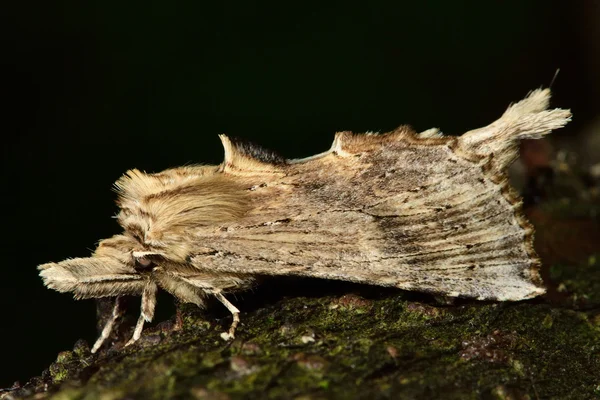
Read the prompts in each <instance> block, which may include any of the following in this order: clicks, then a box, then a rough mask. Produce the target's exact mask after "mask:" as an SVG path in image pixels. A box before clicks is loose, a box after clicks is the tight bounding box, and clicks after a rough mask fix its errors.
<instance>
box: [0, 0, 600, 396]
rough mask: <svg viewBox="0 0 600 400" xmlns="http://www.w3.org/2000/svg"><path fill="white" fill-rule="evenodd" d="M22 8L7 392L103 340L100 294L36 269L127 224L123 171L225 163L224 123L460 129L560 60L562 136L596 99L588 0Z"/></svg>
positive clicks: (8, 214) (15, 49) (2, 292)
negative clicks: (62, 288)
mask: <svg viewBox="0 0 600 400" xmlns="http://www.w3.org/2000/svg"><path fill="white" fill-rule="evenodd" d="M363 3H364V4H363ZM409 3H414V4H409ZM19 4H21V5H14V6H12V9H10V10H4V11H3V12H2V17H1V18H2V21H0V22H1V23H0V26H2V29H3V31H4V32H2V35H1V39H0V41H1V44H2V53H1V54H2V56H1V62H2V69H1V70H0V72H1V76H2V83H3V84H2V89H1V91H0V95H1V96H2V99H3V106H2V112H1V113H0V114H1V115H2V125H1V130H0V132H2V166H3V168H2V174H3V175H2V186H1V187H2V189H1V190H2V191H1V194H2V195H1V197H2V202H3V204H2V208H1V212H2V216H3V219H2V227H3V239H2V242H1V243H2V257H1V264H2V265H0V270H1V271H2V274H1V275H0V352H1V354H2V357H1V359H2V372H1V374H0V387H2V386H10V385H11V384H12V382H13V381H15V380H17V379H19V380H21V381H22V382H24V381H26V380H27V379H28V378H29V377H31V376H33V375H37V374H39V373H40V372H41V371H42V369H44V368H45V367H47V366H48V364H49V363H50V362H52V361H53V360H54V358H55V357H56V354H57V352H58V351H61V350H67V349H71V348H72V346H73V344H74V342H75V341H76V340H77V339H79V338H85V339H87V340H88V341H90V342H92V341H93V340H94V339H95V336H96V333H95V306H94V302H93V301H80V302H76V301H73V300H72V298H71V297H70V296H69V295H67V294H60V293H57V292H54V291H51V290H48V289H45V288H44V287H43V286H42V282H41V280H40V279H39V277H38V276H37V271H36V266H37V265H39V264H41V263H44V262H49V261H60V260H63V259H65V258H67V257H78V256H88V255H89V254H90V250H91V249H93V248H94V246H95V242H96V241H97V240H99V239H101V238H105V237H108V236H111V235H112V234H114V233H117V232H118V231H119V228H118V226H117V224H116V223H115V221H114V220H113V219H111V216H112V215H114V214H115V213H116V211H117V210H116V207H115V206H114V203H113V200H114V197H115V196H114V193H113V192H112V191H111V185H112V183H113V182H114V181H115V180H116V179H117V178H118V177H119V176H120V175H121V174H122V173H123V172H124V171H125V170H127V169H129V168H133V167H136V168H139V169H143V170H147V171H159V170H162V169H164V168H167V167H173V166H178V165H182V164H186V163H200V162H201V163H219V162H220V161H221V158H222V149H221V147H220V143H219V141H218V139H217V134H219V133H228V134H231V135H235V136H239V137H242V138H247V139H250V140H252V141H254V142H256V143H260V144H261V145H263V146H265V147H267V148H272V149H275V150H277V151H279V152H280V153H281V154H282V155H284V156H286V157H288V158H295V157H304V156H309V155H312V154H314V153H316V152H320V151H323V150H326V149H327V148H328V147H329V145H330V143H331V141H332V138H333V133H334V132H336V131H341V130H352V131H355V132H361V131H367V130H371V131H382V132H383V131H388V130H391V129H393V128H395V127H396V126H398V125H400V124H404V123H408V124H411V125H413V127H414V128H415V129H416V130H418V131H421V130H425V129H427V128H430V127H440V128H441V129H442V130H443V131H444V132H445V133H448V134H460V133H462V132H464V131H466V130H468V129H472V128H476V127H479V126H482V125H486V124H487V123H489V122H491V121H493V120H494V119H496V118H497V117H498V116H499V115H500V114H501V113H502V111H503V110H504V109H505V107H506V106H507V105H508V104H509V102H511V101H514V100H519V99H521V98H522V97H523V96H525V95H526V93H527V92H528V91H529V90H531V89H534V88H537V87H540V86H547V85H548V84H549V83H550V81H551V80H552V77H553V75H554V73H555V71H556V69H557V68H560V69H561V72H560V75H559V76H558V79H557V81H556V82H555V83H554V86H553V91H554V102H553V105H555V106H560V107H566V108H571V109H572V110H573V112H574V115H575V119H574V122H573V123H572V124H570V125H569V126H568V127H567V128H566V129H564V130H562V131H560V132H557V135H562V136H569V135H571V136H574V135H576V134H577V132H578V131H579V130H580V129H582V128H583V127H584V126H586V124H588V123H589V122H590V121H591V120H592V119H593V118H594V117H595V116H597V113H598V110H600V108H599V98H600V96H599V93H600V85H599V82H600V78H599V75H598V66H600V62H599V54H598V49H599V42H600V40H599V39H600V37H599V32H600V30H599V29H598V28H597V27H596V26H597V25H598V21H600V6H599V4H600V3H598V2H594V1H577V2H575V1H562V2H558V1H557V2H551V1H485V2H460V1H443V0H439V1H428V2H406V4H403V3H402V2H398V1H395V2H388V3H386V2H379V3H378V2H356V3H353V2H348V1H345V2H337V1H335V2H334V1H331V2H322V3H314V4H310V3H307V2H293V3H290V2H270V3H265V2H262V3H258V2H239V4H235V3H234V2H219V3H218V4H217V3H205V2H199V1H198V2H187V3H185V4H184V3H179V2H156V1H154V2H152V1H149V2H143V3H140V5H134V4H133V3H130V2H114V3H113V4H111V3H110V2H96V3H93V2H73V3H72V4H65V3H60V2H55V1H52V2H44V3H42V4H36V5H34V4H27V3H19ZM367 4H368V5H367ZM257 293H258V295H260V288H258V289H257ZM238 305H239V304H238ZM171 307H172V306H171ZM241 309H242V310H243V309H244V306H243V304H242V305H241ZM167 314H168V313H167Z"/></svg>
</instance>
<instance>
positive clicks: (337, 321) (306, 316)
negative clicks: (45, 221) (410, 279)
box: [0, 209, 600, 399]
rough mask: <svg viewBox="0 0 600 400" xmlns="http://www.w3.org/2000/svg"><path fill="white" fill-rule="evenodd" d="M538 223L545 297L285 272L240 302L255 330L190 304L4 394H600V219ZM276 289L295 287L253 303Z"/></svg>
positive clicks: (74, 354)
mask: <svg viewBox="0 0 600 400" xmlns="http://www.w3.org/2000/svg"><path fill="white" fill-rule="evenodd" d="M530 218H531V219H532V220H533V221H534V222H535V223H536V225H537V228H538V238H539V240H538V243H537V247H538V251H539V252H540V253H541V255H542V257H543V259H544V261H545V265H547V267H546V268H545V271H544V275H545V281H546V283H547V285H548V287H549V293H548V295H546V296H544V297H542V298H538V299H535V300H531V301H526V302H519V303H482V302H476V301H464V300H459V301H456V302H454V303H451V304H443V303H442V302H440V301H439V300H435V299H434V298H432V297H430V296H427V295H422V294H414V293H407V292H402V291H399V290H391V289H381V288H377V287H369V286H364V285H351V284H338V283H328V282H324V281H315V280H283V281H282V280H279V281H276V282H277V283H275V284H273V283H270V284H269V283H265V285H262V286H259V287H258V288H257V290H256V291H255V293H253V294H251V295H250V296H248V297H250V306H247V307H245V304H248V303H246V302H243V301H238V302H237V303H238V304H241V308H242V311H243V313H242V325H241V326H240V328H239V329H238V335H237V338H236V339H235V340H233V341H232V342H224V341H223V340H222V339H221V338H220V337H219V334H220V333H221V332H223V331H225V330H226V328H227V327H228V324H229V322H230V317H227V316H226V315H225V314H220V315H219V316H220V317H222V318H217V317H216V316H215V315H214V314H213V313H214V312H215V311H213V308H214V307H213V308H211V309H209V310H210V311H209V312H208V313H207V312H203V311H201V310H199V309H198V308H196V307H195V306H191V305H181V306H179V311H178V316H177V318H175V319H173V320H172V321H171V322H170V323H163V324H159V325H158V326H155V327H153V328H149V329H147V330H146V331H145V332H144V335H143V336H142V339H141V340H140V341H139V342H138V343H137V344H136V345H134V346H131V347H127V348H123V347H122V344H123V342H124V339H125V336H124V335H123V338H122V340H117V341H116V343H114V344H113V346H112V348H109V349H106V350H103V351H101V352H100V353H99V354H97V355H92V354H91V353H90V352H89V347H88V346H87V344H85V343H84V342H78V344H77V345H76V346H75V349H74V350H73V351H68V352H63V353H60V354H59V356H58V358H57V360H56V362H55V363H54V364H52V365H51V366H50V367H49V369H48V371H46V372H45V373H44V374H43V376H42V377H39V378H34V379H33V380H32V381H30V382H29V383H28V384H27V385H25V386H24V387H22V388H20V389H17V390H14V391H12V392H9V393H5V394H4V395H3V396H4V398H22V397H24V398H36V399H46V398H48V399H123V398H127V399H138V398H139V399H172V398H194V399H237V398H268V399H290V398H296V399H321V398H323V399H324V398H328V399H329V398H339V399H346V398H358V399H360V398H365V399H366V398H368V399H373V398H407V399H432V398H444V399H538V398H539V399H547V398H555V399H588V398H596V397H600V290H599V289H600V254H598V253H597V252H596V253H595V252H594V251H593V250H596V251H597V250H598V247H599V246H598V243H599V242H597V241H596V240H598V238H599V237H600V235H598V232H600V229H599V228H598V222H597V221H596V220H594V219H593V218H589V216H587V217H586V218H581V216H580V215H578V216H576V217H569V216H568V215H561V216H560V217H558V218H550V217H548V216H547V214H545V213H544V211H543V210H541V209H537V210H535V212H534V213H531V214H530ZM565 232H568V233H569V237H570V239H569V240H568V241H566V242H565V239H564V237H565ZM561 235H562V236H561ZM575 236H576V237H575ZM561 237H563V239H560V240H559V238H561ZM274 285H277V290H279V291H280V292H285V291H286V290H288V289H289V290H291V291H292V292H293V293H292V295H291V296H279V297H278V296H277V295H276V296H275V297H274V298H273V296H271V299H267V300H262V303H261V304H258V305H256V304H254V305H252V302H253V301H254V303H256V301H257V300H256V299H260V298H261V296H262V295H264V294H266V293H270V291H271V290H273V289H274V287H275V286H274ZM286 285H287V286H286ZM315 286H316V287H315ZM303 291H304V292H305V294H306V293H311V296H310V297H306V295H302V293H303ZM261 292H262V294H261ZM267 297H268V296H267ZM252 299H254V300H252ZM0 397H2V396H0Z"/></svg>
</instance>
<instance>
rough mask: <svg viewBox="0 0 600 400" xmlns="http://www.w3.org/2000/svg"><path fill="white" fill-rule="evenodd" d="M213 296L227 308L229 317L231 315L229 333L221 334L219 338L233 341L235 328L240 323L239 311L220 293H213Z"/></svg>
mask: <svg viewBox="0 0 600 400" xmlns="http://www.w3.org/2000/svg"><path fill="white" fill-rule="evenodd" d="M213 294H214V295H215V297H216V298H217V300H219V301H220V302H221V303H222V304H223V305H224V306H225V307H227V309H228V310H229V312H230V313H231V315H233V321H232V322H231V326H230V327H229V332H223V333H221V338H223V340H231V339H234V338H235V328H237V326H238V325H239V323H240V310H238V309H237V307H236V306H234V305H233V304H232V303H231V302H230V301H229V300H227V299H226V298H225V296H223V294H222V293H221V292H220V291H219V292H213Z"/></svg>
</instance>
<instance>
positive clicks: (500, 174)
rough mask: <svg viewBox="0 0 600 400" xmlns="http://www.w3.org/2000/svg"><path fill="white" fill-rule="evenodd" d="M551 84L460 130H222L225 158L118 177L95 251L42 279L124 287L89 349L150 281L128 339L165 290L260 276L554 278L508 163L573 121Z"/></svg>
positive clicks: (493, 290)
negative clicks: (289, 135) (297, 148)
mask: <svg viewBox="0 0 600 400" xmlns="http://www.w3.org/2000/svg"><path fill="white" fill-rule="evenodd" d="M549 99H550V90H549V89H538V90H534V91H533V92H531V93H530V94H529V95H528V96H527V97H526V98H525V99H524V100H521V101H520V102H518V103H516V104H513V105H511V106H509V107H508V109H507V110H506V112H505V113H504V114H503V115H502V116H501V117H500V118H499V119H498V120H497V121H495V122H493V123H492V124H490V125H488V126H486V127H484V128H480V129H475V130H472V131H469V132H466V133H465V134H463V135H462V136H460V137H454V136H444V135H443V134H442V133H441V132H440V131H439V130H437V129H430V130H427V131H424V132H421V133H415V132H414V131H413V130H411V129H410V128H408V127H406V126H402V127H400V128H398V129H396V130H394V131H392V132H389V133H386V134H373V133H367V134H352V133H350V132H340V133H337V134H336V135H335V139H334V141H333V145H332V146H331V148H330V149H329V150H328V151H325V152H324V153H321V154H317V155H315V156H312V157H308V158H303V159H294V160H286V159H283V158H281V157H279V156H278V155H276V154H275V153H273V152H270V151H266V150H263V149H261V148H259V147H256V146H253V145H248V144H246V143H241V142H240V143H238V142H235V141H232V140H231V139H230V138H228V137H227V136H224V135H221V136H220V138H221V141H222V143H223V146H224V148H225V160H224V161H223V163H222V164H220V165H215V166H213V165H199V166H185V167H180V168H173V169H167V170H165V171H163V172H159V173H152V174H150V173H145V172H141V171H139V170H137V169H133V170H130V171H128V172H126V173H125V175H123V176H122V177H121V178H120V179H119V180H118V181H117V182H116V183H115V190H116V192H117V193H118V200H117V204H118V206H119V207H120V212H119V213H118V216H117V220H118V222H119V224H120V225H121V227H122V228H123V232H122V233H121V234H118V235H115V236H113V237H111V238H108V239H104V240H101V241H100V242H99V244H98V247H97V248H96V250H95V251H94V253H93V254H92V256H91V257H89V258H73V259H68V260H65V261H62V262H59V263H49V264H44V265H41V266H39V270H40V275H41V277H42V279H43V281H44V283H45V285H46V286H47V287H49V288H51V289H55V290H58V291H59V292H72V293H74V297H75V298H76V299H86V298H100V297H117V300H116V301H115V306H114V309H113V313H112V316H111V318H109V320H108V322H107V323H106V326H105V327H104V329H103V331H102V333H101V335H100V337H99V338H98V340H97V342H96V343H95V344H94V346H93V349H92V351H94V352H95V351H97V350H98V349H99V348H100V346H101V345H102V343H103V342H104V341H105V340H106V338H107V337H109V335H110V333H111V329H112V327H113V325H114V323H115V320H116V319H117V318H118V316H119V315H120V313H121V310H120V306H119V301H118V299H119V297H120V296H125V295H134V296H141V297H142V302H141V314H140V317H139V320H138V322H137V325H136V327H135V329H134V332H133V337H132V338H131V340H130V341H129V343H128V344H131V343H134V342H135V341H136V340H138V339H139V338H140V335H141V332H142V329H143V326H144V322H145V321H151V320H152V318H153V315H154V308H155V304H156V293H157V290H158V289H159V288H160V289H163V290H166V291H167V292H169V293H170V294H172V295H173V296H175V297H176V298H178V299H180V300H181V301H183V302H189V303H194V304H197V305H198V306H200V307H202V306H203V305H204V300H205V298H206V297H207V296H214V297H216V298H217V299H218V300H219V301H220V302H221V303H222V304H223V305H224V306H225V307H227V309H228V310H229V311H230V312H231V314H232V316H233V319H232V323H231V326H230V329H229V331H228V332H227V333H223V334H222V337H223V338H224V339H230V338H233V337H234V334H235V330H236V327H237V325H238V324H239V321H240V318H239V314H240V312H239V310H238V309H237V308H236V307H235V306H234V305H233V304H232V303H231V302H230V301H229V300H228V299H227V298H226V297H225V294H226V293H229V292H234V291H238V290H243V289H245V288H248V287H250V286H251V285H252V284H253V282H254V281H255V279H256V278H257V277H259V276H265V275H267V276H269V275H295V276H306V277H316V278H323V279H337V280H343V281H352V282H358V283H364V284H371V285H380V286H392V287H396V288H400V289H404V290H415V291H421V292H430V293H437V294H442V295H445V296H452V297H466V298H474V299H478V300H496V301H517V300H523V299H528V298H532V297H535V296H538V295H541V294H543V293H544V292H545V289H544V285H543V282H542V280H541V278H540V274H539V267H540V260H539V258H538V257H537V255H536V254H535V251H534V249H533V228H532V226H531V225H530V224H529V223H528V222H527V220H526V219H525V217H524V215H523V213H522V212H521V201H520V198H519V196H518V195H517V194H516V193H515V192H514V190H512V189H511V187H510V186H509V184H508V180H507V175H506V169H507V167H508V165H509V164H510V163H511V162H513V161H514V160H515V158H516V157H517V152H518V150H517V148H518V144H519V140H521V139H525V138H527V139H531V138H540V137H542V136H544V135H546V134H548V133H549V132H550V131H552V130H553V129H557V128H560V127H562V126H564V125H565V124H566V123H567V122H568V121H569V120H570V118H571V113H570V111H569V110H564V109H553V110H548V103H549Z"/></svg>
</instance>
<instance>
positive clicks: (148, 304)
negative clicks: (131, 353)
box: [125, 282, 158, 347]
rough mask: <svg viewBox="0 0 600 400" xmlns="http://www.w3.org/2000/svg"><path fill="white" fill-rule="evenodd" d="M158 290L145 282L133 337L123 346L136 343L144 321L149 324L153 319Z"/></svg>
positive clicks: (153, 285)
mask: <svg viewBox="0 0 600 400" xmlns="http://www.w3.org/2000/svg"><path fill="white" fill-rule="evenodd" d="M157 290H158V288H157V286H156V284H154V283H153V282H147V283H146V286H145V287H144V292H143V293H142V306H141V312H140V317H139V318H138V321H137V323H136V324H135V330H134V331H133V336H132V337H131V339H129V342H127V343H126V344H125V347H127V346H130V345H132V344H133V343H135V342H137V341H138V339H139V338H140V337H141V336H142V330H143V329H144V321H148V322H151V321H152V318H154V309H155V308H156V291H157Z"/></svg>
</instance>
